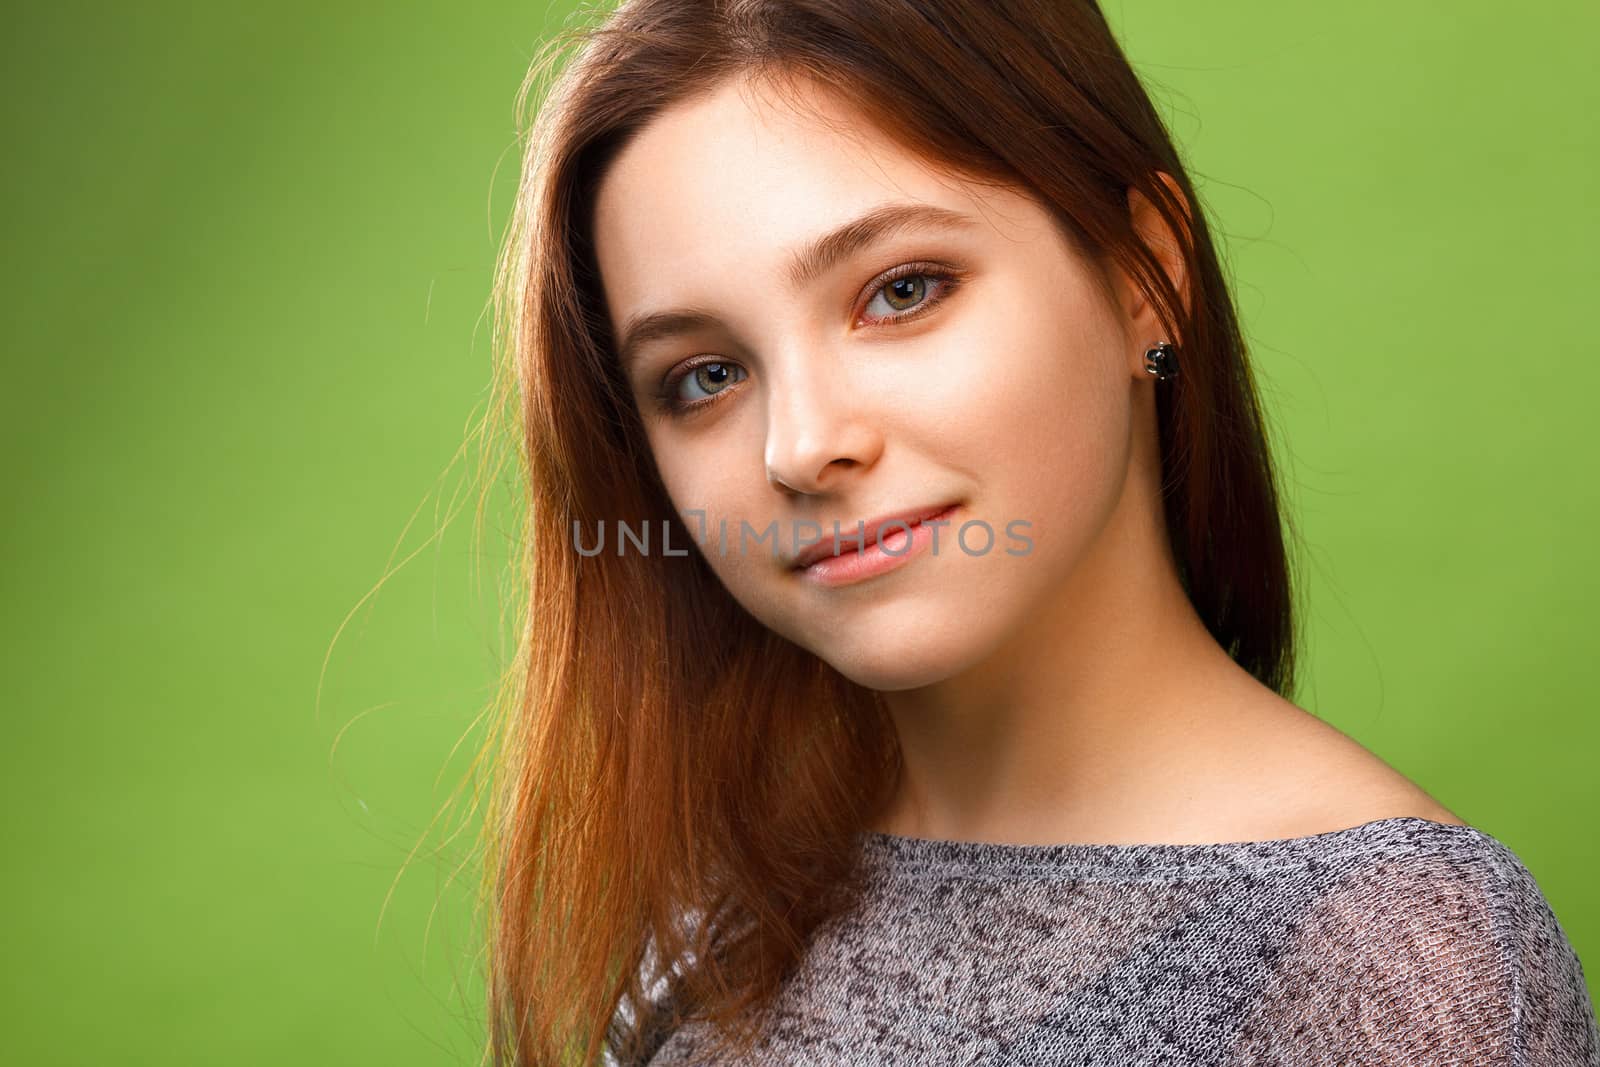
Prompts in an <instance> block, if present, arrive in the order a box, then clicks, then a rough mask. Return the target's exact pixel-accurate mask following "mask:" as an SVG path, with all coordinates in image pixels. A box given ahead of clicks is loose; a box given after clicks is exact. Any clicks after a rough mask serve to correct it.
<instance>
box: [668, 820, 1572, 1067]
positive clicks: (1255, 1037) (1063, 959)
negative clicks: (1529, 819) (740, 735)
mask: <svg viewBox="0 0 1600 1067" xmlns="http://www.w3.org/2000/svg"><path fill="white" fill-rule="evenodd" d="M861 847H862V859H863V862H864V863H866V864H867V865H868V866H867V870H868V882H867V885H868V891H867V893H866V895H865V896H864V897H863V898H862V901H861V903H860V906H858V907H856V908H853V909H851V910H850V911H849V912H847V913H845V914H843V915H841V916H838V917H836V918H835V919H833V920H830V921H829V922H828V923H825V924H824V925H823V926H822V927H821V928H819V930H818V932H817V936H816V937H815V938H814V940H813V941H812V943H811V946H810V948H809V951H808V953H807V956H806V957H805V959H804V960H803V961H802V963H801V966H800V967H799V969H798V970H797V971H796V972H795V973H794V974H793V975H792V976H791V978H790V980H789V981H788V982H787V983H786V985H785V987H784V990H783V992H782V994H781V996H780V998H779V1005H778V1013H777V1016H776V1018H777V1023H776V1025H775V1027H774V1028H773V1029H772V1030H771V1031H770V1032H769V1034H768V1036H767V1038H766V1039H765V1040H764V1041H763V1043H762V1045H761V1046H760V1047H759V1048H758V1050H757V1054H756V1058H753V1059H750V1060H748V1061H747V1062H748V1063H750V1064H759V1065H769V1064H770V1065H779V1064H782V1065H793V1064H806V1065H816V1067H856V1065H860V1067H866V1065H869V1064H870V1065H873V1067H887V1065H921V1064H929V1065H935V1064H937V1065H944V1064H963V1065H979V1064H981V1065H985V1067H990V1065H993V1067H1000V1065H1006V1067H1024V1065H1027V1067H1032V1065H1054V1064H1079V1065H1090V1064H1093V1065H1099V1067H1112V1065H1117V1067H1122V1065H1128V1067H1133V1065H1140V1067H1146V1065H1153V1064H1169V1065H1184V1067H1188V1065H1199V1064H1217V1065H1220V1064H1230V1065H1231V1064H1277V1065H1284V1067H1288V1065H1293V1067H1301V1065H1305V1067H1309V1065H1313V1064H1317V1065H1329V1067H1332V1065H1339V1067H1346V1065H1351V1064H1363V1065H1365V1064H1374V1065H1386V1067H1402V1065H1403V1067H1421V1065H1434V1064H1437V1065H1441V1067H1443V1065H1450V1067H1461V1065H1467V1064H1470V1065H1475V1067H1476V1065H1486V1064H1496V1065H1498V1064H1506V1065H1512V1064H1515V1065H1527V1067H1600V1028H1597V1025H1596V1020H1595V1013H1594V1006H1593V1003H1592V1002H1591V1000H1590V996H1589V992H1588V988H1587V986H1586V985H1585V980H1584V972H1583V966H1582V964H1581V963H1580V962H1579V959H1578V957H1577V954H1576V953H1575V952H1574V951H1573V948H1572V946H1571V943H1570V942H1569V941H1568V940H1567V936H1566V933H1565V931H1564V930H1563V928H1562V927H1561V925H1560V923H1559V922H1558V921H1557V919H1556V916H1555V914H1554V912H1553V911H1552V910H1551V908H1550V905H1549V903H1548V902H1547V901H1546V899H1545V897H1544V894H1543V893H1542V891H1541V890H1540V889H1539V886H1538V884H1537V883H1536V882H1535V880H1534V878H1533V876H1532V875H1531V874H1530V873H1529V872H1528V870H1527V868H1526V867H1524V866H1523V864H1522V863H1521V862H1520V860H1519V859H1518V858H1517V856H1516V854H1515V853H1513V852H1512V851H1511V850H1510V848H1508V847H1507V846H1506V845H1504V844H1502V843H1501V842H1500V841H1499V840H1497V839H1496V838H1494V837H1492V836H1491V835H1489V834H1487V833H1485V832H1483V831H1481V830H1478V829H1476V828H1473V827H1467V826H1453V825H1448V824H1444V823H1436V822H1432V821H1429V820H1426V819H1420V818H1415V817H1410V816H1405V817H1397V818H1388V819H1379V820H1376V821H1374V822H1368V823H1365V824H1363V825H1361V826H1356V827H1352V828H1349V829H1344V830H1336V831H1333V832H1329V833H1322V834H1316V835H1313V836H1309V837H1297V838H1288V839H1280V840H1273V841H1254V842H1234V843H1228V844H1208V845H1172V844H1164V845H1150V844H1147V845H1089V844H1069V845H1013V844H995V843H987V842H967V841H941V840H933V839H928V838H916V837H902V836H898V835H891V834H881V833H864V834H862V835H861ZM702 1025H703V1024H700V1023H697V1022H688V1023H685V1024H683V1025H681V1026H679V1027H677V1028H676V1029H673V1030H671V1031H669V1032H666V1033H664V1034H662V1035H661V1037H660V1038H659V1039H658V1046H657V1048H656V1049H655V1050H654V1052H653V1054H652V1055H651V1056H648V1057H647V1058H646V1062H647V1063H648V1064H649V1065H650V1067H680V1065H688V1064H720V1063H723V1062H725V1061H720V1060H715V1059H711V1058H709V1057H708V1056H707V1049H708V1048H709V1047H710V1046H709V1043H708V1041H707V1033H706V1031H705V1030H704V1029H703V1028H702Z"/></svg>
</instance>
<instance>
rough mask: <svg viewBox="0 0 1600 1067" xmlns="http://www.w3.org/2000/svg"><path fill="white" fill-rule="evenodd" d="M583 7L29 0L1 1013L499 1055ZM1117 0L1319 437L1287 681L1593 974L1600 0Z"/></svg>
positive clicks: (8, 205) (13, 238)
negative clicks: (1452, 828) (532, 116)
mask: <svg viewBox="0 0 1600 1067" xmlns="http://www.w3.org/2000/svg"><path fill="white" fill-rule="evenodd" d="M572 7H573V5H571V4H554V5H547V4H541V3H534V4H520V5H519V4H510V3H483V4H476V5H466V6H461V7H454V6H452V7H447V6H446V5H443V4H438V5H433V6H423V5H409V4H406V5H402V4H391V5H366V4H363V5H354V4H350V5H337V4H336V5H331V6H330V5H326V4H317V5H311V4H301V3H288V4H275V5H271V6H270V7H269V6H268V5H260V6H259V7H258V8H256V9H251V10H241V9H235V10H229V9H227V8H226V7H223V6H206V5H192V6H191V5H188V4H172V3H148V4H143V5H112V4H100V5H84V4H63V5H59V6H53V7H44V6H37V7H30V8H26V9H24V8H17V9H14V10H12V11H10V12H8V17H7V25H8V27H9V29H8V32H7V33H6V35H5V41H4V43H3V44H0V49H3V50H4V55H5V62H4V64H3V66H0V78H3V79H4V86H3V88H4V92H3V93H0V99H3V104H0V107H3V108H4V113H5V130H4V133H5V144H6V156H7V163H6V166H5V170H4V175H5V176H4V181H5V185H6V188H5V196H4V204H3V209H0V210H3V212H4V216H3V217H4V219H5V223H4V226H5V249H6V253H7V254H6V256H5V257H4V262H3V266H0V270H3V271H4V278H5V292H6V308H7V316H6V320H7V321H6V328H5V338H6V346H7V348H6V388H5V389H4V390H3V401H0V402H3V404H4V415H5V418H4V420H3V422H0V433H3V434H4V435H5V455H6V457H7V459H8V466H9V467H10V469H11V470H12V471H13V477H14V479H15V481H14V482H13V483H12V488H11V490H10V492H9V493H8V500H7V503H6V507H5V513H4V514H5V522H4V527H3V538H4V559H5V566H4V571H3V573H4V603H5V606H6V611H5V621H4V626H5V632H4V634H3V638H4V649H5V656H6V657H7V664H6V667H7V670H6V675H5V678H6V690H7V692H8V700H7V714H6V717H5V720H6V724H7V727H8V738H7V740H8V743H7V744H6V745H5V746H4V753H5V754H4V757H3V760H4V763H3V771H4V774H3V775H0V782H3V789H4V791H5V793H4V801H5V810H6V821H7V834H6V855H7V863H8V865H9V872H8V874H9V876H8V877H7V878H6V879H5V888H4V898H3V901H0V903H3V905H4V907H3V911H4V914H5V916H6V925H7V930H6V933H5V943H6V951H5V956H6V961H7V965H6V989H5V990H4V996H3V1004H4V1007H3V1008H0V1013H3V1025H0V1035H3V1036H0V1060H3V1061H5V1062H7V1063H18V1064H32V1065H47V1064H88V1063H117V1064H129V1065H132V1064H161V1065H165V1067H171V1065H177V1064H202V1063H203V1064H215V1063H228V1064H234V1065H243V1064H282V1063H325V1064H367V1063H371V1064H380V1063H381V1064H386V1065H399V1064H412V1063H414V1064H439V1063H463V1064H466V1063H473V1062H475V1061H476V1055H477V1052H478V1049H479V1039H480V1032H481V1029H482V1020H481V1017H480V1011H481V995H480V993H479V986H478V981H479V978H478V976H479V972H480V964H481V958H480V955H479V952H478V945H477V942H476V940H475V933H474V931H475V927H474V925H473V918H472V915H471V913H470V905H471V898H472V894H471V887H472V884H473V882H474V879H475V878H476V871H475V870H474V869H472V868H471V866H470V860H471V848H470V845H471V836H472V830H471V827H470V825H469V824H468V823H467V822H465V821H463V820H460V819H457V820H455V823H452V822H451V821H450V820H442V821H440V822H436V823H433V825H431V826H430V820H433V818H434V816H435V815H436V814H437V813H438V812H439V811H440V810H441V809H442V807H443V805H444V802H445V800H446V798H447V796H448V794H449V792H450V789H451V788H452V786H453V785H454V783H455V782H456V781H457V780H459V778H460V777H461V775H462V774H464V773H465V771H466V767H467V764H466V754H467V753H469V752H470V751H471V750H472V749H474V748H475V747H476V744H477V742H478V740H479V739H480V737H481V735H480V734H479V733H477V732H476V731H475V730H474V726H473V720H474V717H475V716H476V715H477V714H478V713H479V712H480V711H481V710H482V708H483V707H484V705H485V702H486V701H488V699H489V698H490V695H491V685H492V683H493V681H494V678H495V674H496V672H497V670H498V669H499V664H500V663H501V657H502V656H503V655H504V651H505V650H504V644H503V638H502V636H501V635H502V634H503V633H504V626H503V625H502V623H501V620H500V619H499V617H498V609H497V606H496V596H495V589H496V586H497V583H496V580H495V574H496V571H497V570H498V569H499V568H501V567H503V566H504V564H505V559H506V546H505V542H504V537H503V532H504V530H505V528H506V524H505V523H504V522H500V521H498V520H493V521H491V522H490V524H489V528H488V530H487V533H486V540H485V543H484V548H485V552H484V556H483V566H484V576H483V577H482V578H481V579H480V578H479V577H478V576H475V575H474V574H473V572H472V570H471V568H470V565H471V561H472V539H471V529H472V522H471V520H472V515H471V510H470V505H469V506H468V510H467V511H465V512H463V513H461V514H460V515H458V517H457V518H456V519H455V520H454V521H449V522H447V521H446V517H447V516H448V515H449V514H450V513H451V509H452V508H459V507H460V506H461V505H462V504H463V503H466V502H467V501H466V498H465V497H464V496H463V493H464V492H465V490H466V487H467V486H468V484H469V482H468V478H469V475H470V474H471V473H472V471H473V469H474V464H473V462H472V461H471V460H469V459H467V458H464V457H457V455H456V453H457V449H458V448H459V447H460V446H461V445H462V443H463V438H464V435H465V431H466V429H467V427H468V425H469V423H470V421H471V420H472V419H474V418H475V417H476V416H477V415H478V414H480V413H481V405H482V404H483V402H484V400H485V397H486V391H485V390H486V384H487V382H488V380H489V359H490V351H489V344H488V321H487V319H486V318H484V317H483V313H484V311H485V307H486V303H485V302H486V299H487V295H488V291H489V282H490V269H491V265H492V262H493V258H494V254H495V250H496V246H497V241H498V237H499V234H500V227H501V226H502V225H503V222H504V219H505V217H506V212H507V209H508V206H509V203H510V194H511V191H512V189H513V187H514V183H515V180H516V170H517V166H518V158H517V154H516V152H515V149H514V147H513V143H512V142H513V123H514V114H513V106H512V104H513V98H514V96H515V92H516V89H517V86H518V83H519V81H520V79H521V77H522V75H523V73H524V71H525V69H526V66H527V64H528V61H529V59H530V57H531V56H532V54H533V52H534V49H535V47H536V46H537V43H538V41H539V39H540V37H541V36H542V35H545V34H547V33H549V32H551V31H552V29H554V28H555V27H558V26H560V25H561V24H562V23H563V22H564V21H565V20H566V19H567V17H568V12H569V11H570V10H571V9H572ZM1107 9H1108V14H1109V15H1110V16H1111V17H1112V19H1113V21H1114V23H1115V24H1116V26H1117V27H1118V30H1119V32H1120V33H1121V35H1122V36H1123V39H1124V42H1125V44H1126V47H1127V49H1128V51H1129V54H1130V56H1131V57H1132V58H1133V59H1134V61H1135V63H1136V65H1137V66H1138V67H1139V69H1140V71H1141V72H1142V74H1144V76H1145V77H1146V79H1147V82H1148V84H1149V85H1150V87H1151V89H1152V91H1153V92H1154V93H1155V94H1156V95H1157V97H1158V99H1159V100H1160V102H1161V104H1162V106H1163V108H1164V109H1166V111H1167V113H1168V114H1169V115H1170V117H1171V121H1172V125H1173V130H1174V134H1175V136H1177V137H1178V139H1179V140H1180V142H1181V143H1182V144H1183V146H1184V147H1185V150H1186V153H1187V157H1188V158H1189V159H1190V161H1191V164H1192V167H1193V172H1194V176H1195V178H1196V180H1197V182H1198V183H1199V185H1200V189H1201V193H1202V199H1203V200H1204V202H1205V206H1206V208H1207V209H1208V210H1210V211H1211V212H1212V213H1213V218H1214V220H1215V223H1216V225H1217V228H1218V229H1219V231H1220V232H1221V233H1222V234H1223V235H1225V239H1226V249H1227V255H1228V259H1229V264H1230V269H1231V271H1232V273H1233V276H1234V277H1235V279H1236V283H1237V296H1238V300H1239V303H1240V307H1241V311H1242V313H1243V316H1244V320H1245V323H1246V327H1247V331H1248V335H1249V337H1250V339H1251V340H1252V342H1253V345H1254V354H1255V358H1256V361H1257V366H1258V367H1259V372H1260V375H1261V380H1262V385H1263V389H1264V392H1265V399H1266V402H1267V404H1268V406H1269V409H1270V412H1271V417H1272V419H1273V420H1274V423H1275V425H1276V427H1277V430H1278V432H1279V434H1280V436H1281V439H1282V440H1283V441H1285V442H1287V445H1286V448H1285V449H1284V450H1283V451H1282V452H1280V456H1281V459H1282V462H1283V463H1284V464H1285V474H1286V477H1287V480H1288V482H1289V484H1290V487H1291V493H1292V506H1293V508H1294V510H1295V512H1296V514H1297V516H1298V518H1299V521H1300V523H1301V525H1302V527H1303V530H1304V532H1305V534H1306V537H1307V539H1308V541H1309V542H1310V544H1311V546H1312V552H1311V554H1310V556H1309V557H1308V558H1307V559H1306V561H1305V563H1306V567H1307V575H1308V582H1309V585H1308V588H1307V595H1308V598H1309V602H1310V604H1311V605H1312V610H1311V612H1310V613H1309V615H1308V616H1307V618H1306V625H1307V629H1308V642H1307V657H1306V661H1305V662H1306V669H1307V670H1306V678H1307V684H1306V685H1305V687H1304V688H1303V689H1302V690H1301V691H1300V693H1299V694H1297V700H1298V702H1299V703H1301V704H1302V705H1303V706H1306V707H1308V708H1310V709H1311V710H1313V711H1315V712H1317V713H1318V714H1319V715H1321V716H1322V717H1324V718H1325V719H1327V720H1328V721H1330V722H1332V723H1334V724H1335V725H1337V726H1338V727H1340V728H1341V729H1343V730H1345V731H1346V732H1347V733H1350V734H1351V735H1353V736H1354V737H1356V738H1357V739H1358V740H1360V741H1361V742H1362V743H1364V744H1365V745H1367V746H1368V747H1369V748H1371V749H1373V750H1374V751H1375V752H1377V753H1379V754H1380V755H1381V756H1383V757H1384V758H1385V759H1386V760H1387V761H1389V762H1390V763H1391V764H1392V765H1394V766H1395V767H1396V768H1398V769H1399V770H1401V771H1402V772H1404V773H1405V774H1407V775H1409V776H1410V777H1411V778H1413V779H1414V780H1415V781H1417V782H1418V783H1419V784H1421V785H1422V786H1423V787H1424V788H1426V789H1428V790H1429V791H1430V792H1431V793H1432V794H1433V795H1434V796H1436V797H1437V798H1438V799H1439V800H1441V801H1442V802H1443V803H1444V804H1445V805H1446V806H1447V807H1450V808H1452V809H1453V810H1455V811H1456V812H1457V813H1458V814H1459V815H1461V817H1462V818H1464V819H1466V820H1467V821H1468V822H1471V823H1473V824H1474V825H1477V826H1479V827H1481V828H1483V829H1485V830H1487V831H1489V832H1490V833H1493V834H1495V835H1496V836H1497V837H1499V838H1500V839H1501V840H1502V841H1504V842H1506V843H1507V844H1508V845H1510V846H1511V847H1512V848H1513V849H1514V850H1515V851H1516V852H1517V854H1518V855H1519V856H1520V857H1521V858H1522V860H1523V862H1524V863H1525V864H1526V865H1527V866H1528V868H1529V869H1530V870H1531V871H1533V873H1534V874H1535V876H1536V877H1537V878H1538V880H1539V883H1540V885H1541V886H1542V887H1543V889H1544V891H1545V894H1546V896H1547V897H1548V898H1549V899H1550V901H1551V903H1552V904H1553V906H1554V907H1555V910H1556V913H1557V915H1558V916H1559V917H1560V919H1561V921H1562V923H1563V925H1564V926H1565V928H1566V930H1567V931H1568V934H1569V936H1570V937H1571V939H1572V941H1573V943H1574V945H1575V946H1576V947H1577V949H1578V951H1579V955H1580V957H1582V958H1584V959H1585V960H1586V961H1587V962H1588V964H1589V966H1588V972H1589V975H1590V980H1591V988H1595V987H1596V984H1597V983H1596V981H1595V980H1596V979H1600V901H1597V900H1596V899H1595V898H1594V895H1593V889H1592V887H1593V886H1594V885H1595V883H1596V878H1597V875H1600V853H1597V848H1596V835H1595V832H1594V824H1595V816H1596V813H1597V808H1600V787H1597V785H1596V778H1597V777H1600V776H1597V775H1596V773H1595V770H1596V767H1595V763H1596V759H1595V752H1596V745H1597V742H1600V727H1597V725H1596V714H1595V713H1596V710H1597V709H1596V704H1595V701H1594V699H1593V697H1592V695H1591V693H1592V689H1591V684H1592V682H1591V674H1590V671H1591V668H1592V666H1593V663H1594V659H1595V650H1596V646H1595V639H1594V637H1593V633H1594V626H1595V623H1596V609H1595V603H1596V593H1597V589H1596V582H1595V579H1594V578H1593V570H1592V565H1591V559H1590V550H1591V548H1592V546H1593V544H1594V529H1593V526H1594V520H1595V517H1596V500H1595V492H1594V478H1593V474H1592V466H1591V464H1592V456H1593V446H1592V443H1591V441H1590V440H1589V437H1588V433H1587V428H1588V426H1589V425H1590V421H1589V418H1588V417H1589V415H1590V414H1591V411H1592V408H1593V404H1594V401H1593V397H1594V396H1595V394H1596V390H1597V388H1600V372H1597V370H1596V363H1595V356H1596V352H1595V345H1594V342H1593V340H1592V325H1591V322H1590V321H1589V320H1590V315H1589V312H1590V311H1591V309H1592V308H1593V307H1594V306H1595V303H1594V292H1593V286H1594V282H1595V279H1596V273H1595V270H1594V266H1593V261H1592V258H1591V257H1592V255H1593V249H1594V247H1595V244H1596V238H1597V236H1600V226H1597V224H1596V223H1597V219H1596V214H1597V210H1600V208H1597V204H1600V197H1597V196H1596V193H1597V189H1596V178H1595V173H1596V167H1597V165H1600V152H1597V133H1596V124H1595V122H1594V116H1595V115H1596V114H1597V113H1600V99H1597V97H1600V91H1597V79H1596V77H1595V76H1594V74H1593V73H1592V71H1593V69H1594V67H1593V62H1592V60H1593V56H1592V47H1593V43H1594V42H1595V41H1596V40H1597V39H1600V8H1597V7H1596V6H1595V5H1593V4H1591V3H1579V2H1569V3H1561V4H1556V3H1551V4H1525V5H1522V6H1520V7H1519V8H1517V9H1515V11H1512V10H1511V9H1508V8H1507V7H1506V6H1505V5H1504V4H1501V3H1487V2H1471V3H1466V2H1461V0H1451V2H1445V0H1437V2H1428V3H1424V2H1420V0H1413V2H1401V3H1395V2H1393V0H1385V2H1382V3H1380V2H1377V0H1360V2H1353V3H1345V4H1338V5H1331V6H1330V5H1286V4H1283V3H1281V2H1280V0H1248V2H1247V0H1230V2H1226V3H1223V2H1213V3H1207V4H1204V5H1198V4H1193V3H1187V2H1180V0H1141V2H1134V0H1109V2H1108V4H1107ZM1202 12H1203V13H1202ZM435 534H437V535H438V536H435ZM402 560H404V561H406V562H405V563H404V565H403V566H398V567H397V568H395V567H391V562H393V563H395V564H398V563H400V561H402ZM386 575H387V577H386ZM369 592H370V593H372V594H373V595H372V596H371V597H370V598H368V594H369ZM364 598H365V599H364ZM347 618H348V622H349V625H347V626H344V628H343V629H342V630H341V629H340V627H341V625H342V624H343V623H345V622H346V620H347ZM336 632H337V633H338V638H337V640H335V634H336ZM325 661H326V669H325V670H324V668H325ZM462 738H466V740H465V741H464V742H463V745H462V747H461V748H459V749H456V750H455V751H454V752H452V746H453V745H455V744H456V742H457V741H458V739H462ZM456 823H459V824H460V825H459V826H457V825H456ZM457 829H459V830H460V832H456V830H457ZM413 850H415V852H414V854H413ZM408 855H409V856H411V859H410V861H409V864H407V857H408ZM463 864H466V865H467V866H465V867H463V866H462V865H463ZM402 867H404V869H403V871H402ZM458 869H459V872H460V873H459V874H457V873H456V872H457V871H458ZM452 879H453V880H452Z"/></svg>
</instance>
